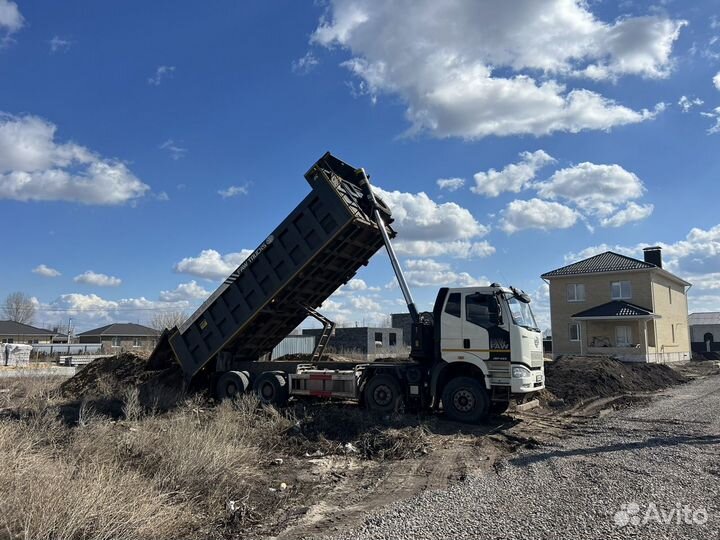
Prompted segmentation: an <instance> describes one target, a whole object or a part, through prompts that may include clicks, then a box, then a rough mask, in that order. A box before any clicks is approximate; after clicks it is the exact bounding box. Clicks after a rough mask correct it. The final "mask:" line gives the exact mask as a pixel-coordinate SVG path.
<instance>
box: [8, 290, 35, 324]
mask: <svg viewBox="0 0 720 540" xmlns="http://www.w3.org/2000/svg"><path fill="white" fill-rule="evenodd" d="M2 311H3V315H4V316H5V318H6V319H8V320H10V321H15V322H19V323H22V324H32V322H33V319H34V318H35V303H34V302H33V301H32V299H31V298H30V297H29V296H28V295H27V294H25V293H22V292H14V293H10V294H8V295H7V297H6V298H5V304H4V305H3V307H2Z"/></svg>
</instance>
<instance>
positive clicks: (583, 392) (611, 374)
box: [545, 356, 688, 404]
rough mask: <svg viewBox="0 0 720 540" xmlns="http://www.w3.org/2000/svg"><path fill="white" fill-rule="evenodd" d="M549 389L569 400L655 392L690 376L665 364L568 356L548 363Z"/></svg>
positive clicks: (685, 380)
mask: <svg viewBox="0 0 720 540" xmlns="http://www.w3.org/2000/svg"><path fill="white" fill-rule="evenodd" d="M545 375H546V381H545V385H546V387H547V389H548V390H549V391H550V392H552V394H553V395H555V396H557V397H558V398H559V399H562V400H563V401H564V402H565V403H566V404H574V403H578V402H581V401H585V400H587V399H592V398H596V397H610V396H616V395H619V394H624V393H626V392H651V391H654V390H661V389H663V388H667V387H669V386H673V385H676V384H681V383H684V382H687V381H688V378H687V377H685V376H684V375H682V374H680V373H678V372H677V371H675V370H674V369H672V368H671V367H668V366H666V365H662V364H630V363H625V362H620V361H618V360H613V359H612V358H607V357H581V356H567V357H563V358H559V359H558V360H555V361H554V362H550V363H548V364H546V365H545Z"/></svg>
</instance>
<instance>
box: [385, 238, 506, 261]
mask: <svg viewBox="0 0 720 540" xmlns="http://www.w3.org/2000/svg"><path fill="white" fill-rule="evenodd" d="M393 245H394V246H395V251H397V252H398V253H399V254H400V255H409V256H414V257H440V256H443V255H446V256H450V257H455V258H458V259H470V258H474V257H489V256H490V255H492V254H493V253H495V248H494V247H493V246H492V245H490V243H489V242H487V241H486V240H482V241H481V242H469V241H467V240H454V241H452V242H437V241H433V240H411V241H408V242H402V241H397V242H395V243H394V244H393Z"/></svg>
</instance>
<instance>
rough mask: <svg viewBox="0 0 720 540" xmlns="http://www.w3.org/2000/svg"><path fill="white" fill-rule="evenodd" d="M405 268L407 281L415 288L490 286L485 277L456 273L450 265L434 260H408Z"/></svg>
mask: <svg viewBox="0 0 720 540" xmlns="http://www.w3.org/2000/svg"><path fill="white" fill-rule="evenodd" d="M405 268H406V271H405V279H407V281H408V283H409V284H410V285H411V286H414V287H435V286H443V287H481V286H486V285H488V284H489V282H488V280H487V279H486V278H485V277H481V278H476V277H473V276H471V275H470V274H468V273H467V272H456V271H455V270H453V268H452V267H451V266H450V265H449V264H447V263H443V262H438V261H435V260H434V259H408V260H407V261H405Z"/></svg>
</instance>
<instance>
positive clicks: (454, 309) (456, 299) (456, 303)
mask: <svg viewBox="0 0 720 540" xmlns="http://www.w3.org/2000/svg"><path fill="white" fill-rule="evenodd" d="M445 313H447V314H448V315H452V316H453V317H458V318H459V317H460V293H452V294H451V295H450V296H449V297H448V301H447V304H445Z"/></svg>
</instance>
